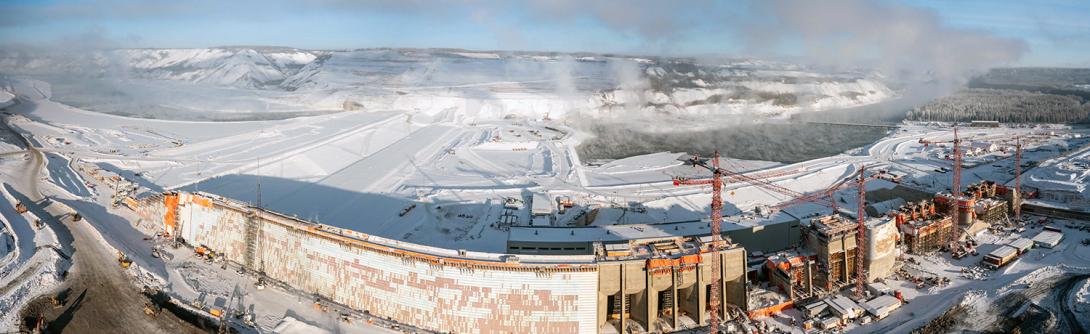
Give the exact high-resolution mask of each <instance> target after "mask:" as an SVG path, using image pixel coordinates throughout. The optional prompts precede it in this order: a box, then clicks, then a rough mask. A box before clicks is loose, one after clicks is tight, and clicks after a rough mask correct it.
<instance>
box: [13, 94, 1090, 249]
mask: <svg viewBox="0 0 1090 334" xmlns="http://www.w3.org/2000/svg"><path fill="white" fill-rule="evenodd" d="M12 86H13V87H14V88H15V89H16V90H17V91H19V92H20V94H21V95H23V96H24V97H25V98H24V102H23V103H20V104H19V105H16V106H13V107H11V109H12V110H11V111H12V112H13V113H15V114H16V115H17V116H14V117H13V118H12V121H11V122H12V124H13V125H14V126H16V127H17V128H19V129H20V130H21V131H23V132H25V133H27V134H28V135H29V137H30V138H31V139H32V140H33V141H34V142H36V143H37V144H38V145H41V146H42V150H43V151H45V152H48V153H49V154H48V156H49V159H50V161H51V162H53V161H54V160H57V161H56V163H51V164H50V166H55V165H61V164H63V163H66V161H67V160H68V159H77V160H78V161H80V162H81V163H92V164H96V165H98V166H99V167H100V168H103V169H106V170H111V171H115V172H121V171H123V172H125V173H128V174H127V175H133V176H134V181H135V182H136V183H138V184H139V185H141V187H142V189H143V190H144V191H148V190H150V191H161V190H162V189H174V188H181V189H185V190H200V191H208V192H212V193H217V194H221V195H224V196H227V197H231V198H236V199H240V200H243V201H249V202H257V201H258V198H259V196H258V189H259V187H260V201H261V205H262V206H263V207H267V208H270V209H273V210H276V211H279V212H284V213H287V214H290V215H296V216H298V217H300V218H305V219H310V220H314V221H318V222H321V223H324V224H328V225H334V226H338V227H344V228H350V229H355V230H360V231H363V232H365V233H371V234H375V235H378V236H383V237H388V238H392V239H399V240H405V241H410V242H415V243H422V244H428V245H434V246H441V247H450V248H459V249H470V250H481V251H489V252H502V251H504V250H505V249H506V231H505V230H503V229H501V228H499V227H498V226H497V224H496V222H497V221H498V220H499V217H500V216H501V215H502V214H503V212H502V211H503V201H504V199H505V198H508V197H518V198H522V199H524V200H527V201H528V200H529V196H530V194H532V193H543V194H546V195H547V196H548V198H551V199H555V198H557V197H559V196H567V197H571V198H573V199H574V200H575V201H576V202H577V204H578V205H579V206H580V207H583V208H601V209H600V213H601V215H600V217H601V222H600V223H602V224H611V223H616V222H618V221H617V220H615V219H612V218H616V217H615V216H617V215H621V214H623V216H624V217H625V218H624V220H623V222H625V223H656V222H663V221H679V220H690V219H697V218H700V217H702V216H705V215H706V214H707V212H708V204H707V203H708V200H707V189H705V188H702V187H675V186H674V185H673V184H672V182H671V179H672V178H673V177H674V176H681V177H690V178H696V177H702V176H705V175H703V174H702V172H701V171H700V170H699V169H695V168H692V167H688V166H685V165H684V164H683V163H682V162H681V161H679V160H678V158H679V157H680V156H681V155H682V154H681V153H658V154H650V155H644V156H637V157H631V158H627V159H621V160H616V161H612V162H609V163H606V164H604V165H600V166H598V165H586V164H584V163H583V162H582V161H581V160H580V157H579V156H578V154H576V151H575V149H574V148H575V147H576V146H577V145H578V144H579V142H580V140H581V139H580V138H581V137H580V136H581V135H580V134H579V133H577V132H576V130H573V129H572V128H570V127H568V126H566V125H565V124H564V123H563V122H562V121H550V120H531V119H522V118H515V119H491V120H478V121H474V122H469V123H467V122H465V120H464V119H462V118H460V117H459V116H458V115H459V113H457V112H451V113H446V114H441V115H432V114H428V113H423V112H416V111H405V110H401V111H399V110H390V111H370V112H343V113H335V114H327V115H320V116H313V117H305V118H297V119H291V120H274V121H249V122H192V121H168V120H148V119H133V118H124V117H119V116H113V115H106V114H101V113H95V112H88V111H84V110H80V109H77V108H73V107H70V106H66V105H63V104H60V103H57V102H55V101H52V100H51V99H49V98H48V97H50V96H51V94H52V92H51V90H50V89H49V85H48V84H46V83H44V82H41V81H37V80H16V81H15V83H14V84H13V85H12ZM1085 132H1086V130H1078V129H1070V128H1066V127H1055V128H1053V127H1024V128H1001V129H981V128H965V129H962V131H961V135H962V138H963V139H964V140H965V141H966V142H967V143H971V144H974V145H978V146H981V145H982V144H986V143H988V144H990V143H994V144H996V147H995V150H994V151H990V152H984V151H974V155H973V156H970V157H968V158H967V159H966V166H968V167H967V168H966V169H965V172H964V173H963V178H962V180H963V182H964V183H966V184H968V183H971V182H975V181H977V180H982V179H990V180H997V181H1000V182H1004V183H1005V182H1007V181H1009V180H1010V179H1012V178H1013V162H1012V161H1011V160H1012V159H1010V158H1009V157H1010V155H1011V154H1012V150H1010V149H1006V150H1005V152H1004V151H1003V150H1001V148H1003V147H1006V146H1004V145H1005V143H1006V141H1007V139H1010V138H1011V137H1012V136H1014V135H1021V136H1023V138H1024V139H1025V141H1026V147H1027V149H1026V152H1025V156H1024V159H1025V160H1031V159H1032V160H1043V159H1045V158H1047V157H1050V156H1054V155H1057V154H1058V152H1059V151H1060V149H1061V148H1066V147H1068V146H1069V145H1076V144H1078V143H1077V141H1079V140H1085V136H1084V137H1082V138H1077V139H1076V138H1073V136H1070V135H1068V134H1069V133H1085ZM950 133H951V131H950V128H949V126H948V125H943V124H906V125H903V126H902V127H901V128H900V129H899V130H897V131H895V132H893V133H891V134H890V135H888V136H887V137H886V138H883V139H882V140H880V141H878V142H876V143H874V144H872V145H870V146H867V147H864V148H861V149H859V150H855V151H852V152H847V153H844V154H840V155H835V156H830V157H825V158H820V159H815V160H811V161H806V162H802V163H795V164H787V165H784V164H776V163H768V162H755V161H738V160H730V159H727V160H724V161H723V165H724V166H727V168H728V169H731V170H735V171H739V172H747V173H752V174H753V175H764V176H767V177H768V178H767V180H768V181H769V182H771V183H774V184H776V185H779V186H783V187H786V188H788V189H791V190H794V191H797V192H800V193H809V192H815V191H820V190H823V189H825V188H827V187H829V186H830V185H832V184H833V183H835V182H836V181H838V180H841V179H843V178H845V177H848V176H850V175H852V174H853V173H855V171H856V168H858V167H859V166H862V165H864V164H866V165H868V168H871V169H874V170H886V171H889V172H893V173H895V174H897V175H903V176H904V177H905V182H907V183H908V184H911V185H915V186H916V187H918V188H923V189H928V190H931V191H941V190H944V189H947V188H948V187H949V181H948V180H949V176H948V175H949V173H947V172H943V171H942V169H941V168H949V166H950V163H949V161H948V160H946V159H945V155H947V154H948V151H949V147H943V145H941V144H939V145H925V144H922V143H920V140H921V139H926V140H931V141H948V140H951V139H952V137H951V134H950ZM947 146H948V145H947ZM936 170H939V171H936ZM947 170H948V169H947ZM135 175H139V176H135ZM50 177H51V178H53V179H54V180H53V181H54V183H56V184H58V185H61V186H62V187H63V188H64V189H66V191H68V192H69V193H71V194H73V195H75V196H76V197H86V196H88V195H89V194H90V190H88V189H86V187H84V186H83V183H84V182H85V180H82V179H79V178H78V176H77V175H70V174H68V173H66V172H64V171H63V170H54V169H53V168H52V167H50ZM890 186H892V185H891V184H889V183H881V182H874V183H873V184H872V185H871V187H878V188H881V187H890ZM725 190H726V192H727V194H728V195H727V197H726V198H725V199H724V200H725V202H726V203H727V205H728V207H727V212H728V213H732V214H737V213H741V212H743V211H748V210H751V209H753V208H755V207H758V206H762V205H774V204H777V203H780V202H782V201H785V200H787V199H789V198H790V196H789V195H786V194H782V193H778V192H772V191H768V190H766V189H764V188H762V187H757V186H754V185H751V184H747V183H743V182H730V183H728V184H727V185H726V187H725ZM838 198H842V199H843V200H844V201H845V202H848V203H852V202H853V201H852V200H851V199H852V195H851V194H850V192H848V191H845V192H843V194H840V195H838ZM630 203H638V204H639V205H640V206H642V207H644V208H647V210H640V211H633V212H628V211H631V210H625V209H621V208H624V207H628V206H630ZM414 204H416V205H417V206H418V207H419V208H420V209H418V210H411V211H410V212H408V213H407V214H405V215H401V214H400V213H401V212H402V210H404V209H406V208H408V207H410V206H412V205H414ZM614 209H617V210H614ZM816 209H820V208H818V207H814V208H810V207H806V206H804V207H801V208H795V209H794V211H793V212H792V213H793V214H800V215H808V214H809V213H808V212H806V211H810V210H816ZM799 210H801V212H800V211H799ZM527 211H528V210H527ZM612 211H617V212H616V215H614V214H611V213H610V212H612ZM360 217H367V219H362V220H361V219H359V218H360ZM520 221H521V222H522V223H523V224H525V223H528V221H529V214H528V213H525V216H524V217H523V218H522V219H521V220H520ZM557 221H559V222H561V223H563V222H565V220H564V219H560V220H557Z"/></svg>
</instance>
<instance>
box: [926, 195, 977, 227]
mask: <svg viewBox="0 0 1090 334" xmlns="http://www.w3.org/2000/svg"><path fill="white" fill-rule="evenodd" d="M953 202H954V200H953V197H952V196H950V193H939V194H937V195H935V205H936V206H937V207H938V212H944V213H945V212H950V205H951V203H953ZM957 206H958V221H957V225H958V226H959V227H968V226H969V225H972V224H973V222H975V221H976V209H975V207H976V199H975V198H973V197H971V196H965V195H962V196H958V197H957Z"/></svg>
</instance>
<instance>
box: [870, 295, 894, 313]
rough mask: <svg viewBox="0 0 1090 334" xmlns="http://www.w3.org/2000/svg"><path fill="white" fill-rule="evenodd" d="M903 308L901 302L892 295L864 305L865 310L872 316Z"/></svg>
mask: <svg viewBox="0 0 1090 334" xmlns="http://www.w3.org/2000/svg"><path fill="white" fill-rule="evenodd" d="M898 307H901V300H899V299H897V298H896V297H893V296H890V295H882V296H878V297H877V298H874V299H871V300H868V301H866V302H865V303H863V308H864V309H866V310H867V312H869V313H870V314H873V315H876V316H879V315H882V314H885V313H889V312H890V311H893V310H896V309H897V308H898Z"/></svg>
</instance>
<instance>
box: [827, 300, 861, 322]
mask: <svg viewBox="0 0 1090 334" xmlns="http://www.w3.org/2000/svg"><path fill="white" fill-rule="evenodd" d="M825 303H826V304H829V307H830V308H832V309H833V312H836V313H837V314H839V315H842V316H846V317H855V316H858V315H859V312H860V311H862V308H860V307H859V304H856V303H855V302H853V301H852V300H851V299H848V297H844V296H835V297H833V298H829V299H826V300H825Z"/></svg>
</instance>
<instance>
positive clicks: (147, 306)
mask: <svg viewBox="0 0 1090 334" xmlns="http://www.w3.org/2000/svg"><path fill="white" fill-rule="evenodd" d="M161 311H162V309H161V308H159V307H158V306H157V305H155V304H153V303H152V302H150V301H149V302H144V314H146V315H149V316H153V317H156V316H159V312H161Z"/></svg>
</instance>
